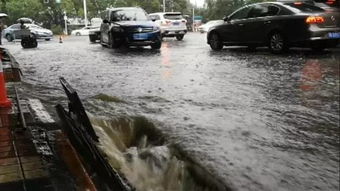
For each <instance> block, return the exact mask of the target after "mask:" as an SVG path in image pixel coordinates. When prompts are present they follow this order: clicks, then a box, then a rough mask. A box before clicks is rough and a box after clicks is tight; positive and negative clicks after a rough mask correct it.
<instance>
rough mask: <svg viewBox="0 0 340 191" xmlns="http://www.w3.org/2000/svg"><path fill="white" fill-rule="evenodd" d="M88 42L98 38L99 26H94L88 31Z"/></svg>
mask: <svg viewBox="0 0 340 191" xmlns="http://www.w3.org/2000/svg"><path fill="white" fill-rule="evenodd" d="M89 39H90V42H96V41H97V40H100V27H94V28H92V29H90V31H89Z"/></svg>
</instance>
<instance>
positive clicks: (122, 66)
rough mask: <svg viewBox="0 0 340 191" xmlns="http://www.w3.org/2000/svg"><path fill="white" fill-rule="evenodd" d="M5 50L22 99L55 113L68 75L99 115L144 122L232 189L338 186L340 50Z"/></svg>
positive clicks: (74, 42) (174, 46)
mask: <svg viewBox="0 0 340 191" xmlns="http://www.w3.org/2000/svg"><path fill="white" fill-rule="evenodd" d="M4 47H5V48H8V49H9V50H10V51H11V53H12V54H13V56H14V57H15V58H16V60H17V61H18V62H19V64H20V65H21V69H22V72H23V75H24V77H23V81H24V83H23V85H22V87H21V89H22V90H23V91H25V92H24V94H26V96H28V97H31V98H39V99H41V100H42V101H43V102H44V103H45V104H46V106H47V107H48V109H49V110H50V111H51V112H54V108H53V106H54V105H55V104H56V103H59V102H66V98H65V96H64V94H63V91H62V90H61V86H60V84H59V81H58V77H60V76H63V77H65V78H66V79H67V80H68V81H69V83H70V84H72V86H73V87H74V88H75V89H76V90H77V91H78V94H79V95H80V96H81V98H82V99H83V100H85V101H86V107H87V109H88V110H89V112H90V113H91V114H92V115H95V116H107V117H109V116H114V115H117V114H119V115H126V116H130V115H142V116H145V117H146V118H147V119H149V120H150V121H152V122H153V123H154V124H155V125H156V126H157V127H158V128H160V129H161V130H162V131H163V132H164V133H165V134H166V136H167V137H166V139H167V140H168V142H170V143H175V144H176V145H178V146H180V147H181V148H182V149H183V150H184V151H185V152H186V153H188V154H189V156H190V157H191V158H192V159H193V160H195V161H197V162H199V163H200V164H201V165H202V166H204V167H205V168H206V169H207V170H208V171H209V172H210V173H212V174H213V175H215V176H216V177H218V178H220V179H221V180H222V181H223V182H224V183H225V184H226V185H228V186H229V187H230V188H232V190H252V191H253V190H280V191H281V190H296V191H300V190H334V191H336V190H339V158H340V156H339V146H340V140H339V133H340V131H339V94H340V93H339V84H340V69H339V68H340V50H339V49H333V50H331V51H326V52H323V53H315V52H311V51H310V50H308V49H295V50H293V51H290V52H289V53H287V54H284V55H272V54H271V53H269V51H268V50H267V49H259V50H257V51H256V52H248V51H247V50H246V49H244V48H228V49H223V50H222V51H220V52H214V51H211V49H210V47H209V46H208V45H207V44H206V43H205V35H204V34H188V35H186V36H185V37H184V40H183V41H176V40H174V39H171V38H169V39H165V41H164V42H163V45H162V48H161V50H159V51H157V50H151V49H150V48H143V49H141V48H134V49H121V50H112V49H108V48H105V47H102V46H101V45H99V44H91V43H89V40H88V38H87V37H68V38H66V39H64V43H62V44H60V43H58V41H57V39H55V40H54V41H50V42H44V41H40V42H39V45H38V48H37V49H22V48H21V46H20V44H19V43H18V42H16V43H8V42H5V45H4ZM97 98H101V100H99V99H97ZM103 98H105V99H103ZM109 98H110V99H109Z"/></svg>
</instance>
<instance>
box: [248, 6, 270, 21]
mask: <svg viewBox="0 0 340 191" xmlns="http://www.w3.org/2000/svg"><path fill="white" fill-rule="evenodd" d="M267 12H268V8H267V6H265V5H253V6H251V8H250V10H249V13H248V18H256V17H264V16H266V15H267Z"/></svg>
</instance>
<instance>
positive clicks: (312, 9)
mask: <svg viewBox="0 0 340 191" xmlns="http://www.w3.org/2000/svg"><path fill="white" fill-rule="evenodd" d="M285 5H287V6H288V7H289V8H291V9H293V10H295V11H297V12H305V13H317V12H324V11H325V10H324V9H322V8H320V7H316V6H314V5H310V4H306V3H300V2H295V3H286V4H285Z"/></svg>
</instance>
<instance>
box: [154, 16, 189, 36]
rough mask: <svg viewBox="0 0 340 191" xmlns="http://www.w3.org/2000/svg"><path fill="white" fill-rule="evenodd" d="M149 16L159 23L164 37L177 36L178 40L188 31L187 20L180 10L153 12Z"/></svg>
mask: <svg viewBox="0 0 340 191" xmlns="http://www.w3.org/2000/svg"><path fill="white" fill-rule="evenodd" d="M149 16H150V18H151V20H153V21H154V22H155V23H157V24H158V25H159V27H160V29H161V35H162V37H176V39H177V40H182V39H183V37H184V35H185V34H186V33H187V31H188V29H187V25H186V23H187V21H186V20H185V19H184V18H183V16H182V13H180V12H164V13H163V12H160V13H151V14H149Z"/></svg>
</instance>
